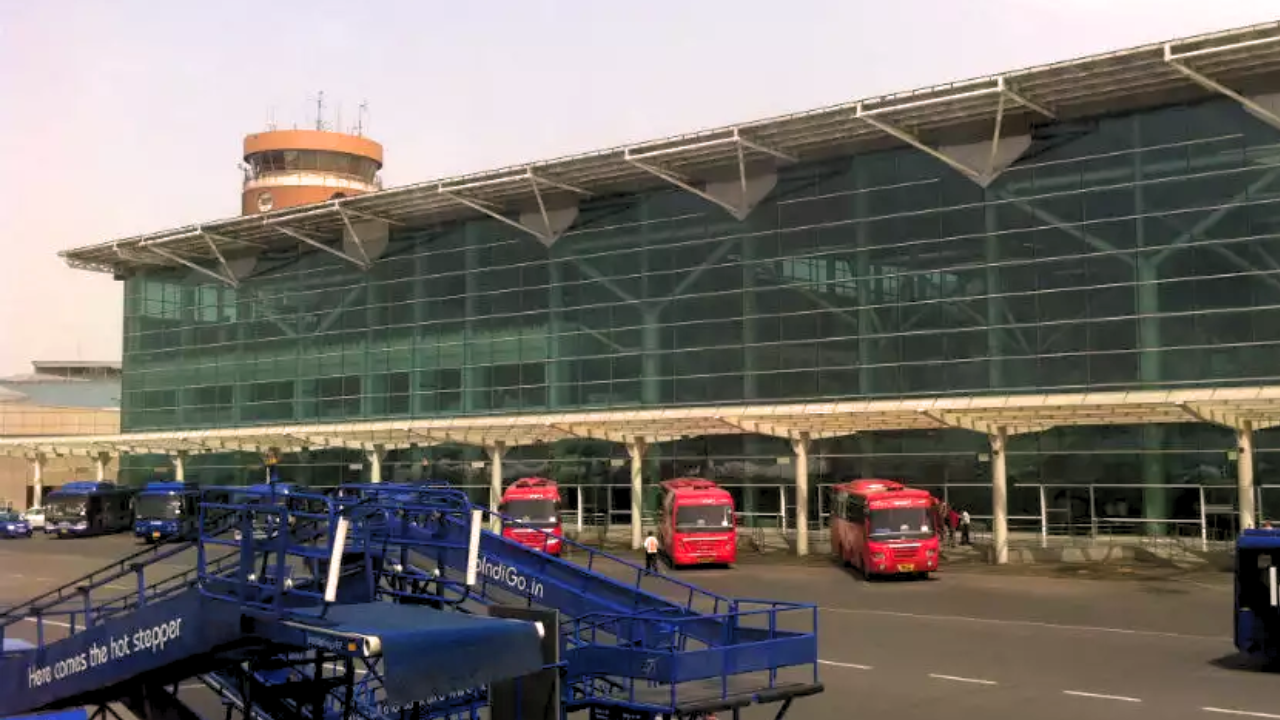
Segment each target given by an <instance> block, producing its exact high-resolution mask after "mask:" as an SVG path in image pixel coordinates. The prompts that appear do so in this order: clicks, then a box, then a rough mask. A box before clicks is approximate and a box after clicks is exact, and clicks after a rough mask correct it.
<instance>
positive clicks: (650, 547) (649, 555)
mask: <svg viewBox="0 0 1280 720" xmlns="http://www.w3.org/2000/svg"><path fill="white" fill-rule="evenodd" d="M644 569H645V570H648V571H650V572H658V538H656V537H654V535H653V531H652V530H650V531H649V535H648V537H646V538H645V539H644Z"/></svg>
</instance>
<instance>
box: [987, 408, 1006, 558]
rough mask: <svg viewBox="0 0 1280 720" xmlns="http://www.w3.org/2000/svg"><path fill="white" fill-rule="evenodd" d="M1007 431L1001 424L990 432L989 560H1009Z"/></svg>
mask: <svg viewBox="0 0 1280 720" xmlns="http://www.w3.org/2000/svg"><path fill="white" fill-rule="evenodd" d="M1008 442H1009V431H1008V429H1007V428H1005V427H1004V426H1003V425H1001V426H999V427H997V428H995V429H994V432H992V433H991V562H992V564H994V565H1005V564H1007V563H1008V562H1009V477H1008V465H1007V463H1006V457H1005V447H1006V446H1007V445H1008Z"/></svg>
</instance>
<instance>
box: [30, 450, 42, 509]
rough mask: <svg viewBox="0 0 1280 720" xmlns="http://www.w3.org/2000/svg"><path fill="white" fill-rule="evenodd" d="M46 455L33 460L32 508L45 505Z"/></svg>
mask: <svg viewBox="0 0 1280 720" xmlns="http://www.w3.org/2000/svg"><path fill="white" fill-rule="evenodd" d="M44 460H45V457H44V453H36V454H35V456H33V457H32V458H31V507H42V506H43V505H44Z"/></svg>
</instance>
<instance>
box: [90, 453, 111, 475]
mask: <svg viewBox="0 0 1280 720" xmlns="http://www.w3.org/2000/svg"><path fill="white" fill-rule="evenodd" d="M110 464H111V454H110V453H104V452H100V453H98V455H97V456H96V457H95V458H94V461H93V468H94V473H95V476H96V477H97V480H98V482H104V481H105V480H106V479H107V466H108V465H110Z"/></svg>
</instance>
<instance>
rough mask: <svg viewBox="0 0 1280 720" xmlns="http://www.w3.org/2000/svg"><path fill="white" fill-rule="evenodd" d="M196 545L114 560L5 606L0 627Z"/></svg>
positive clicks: (185, 544) (191, 542)
mask: <svg viewBox="0 0 1280 720" xmlns="http://www.w3.org/2000/svg"><path fill="white" fill-rule="evenodd" d="M228 530H229V528H220V529H215V533H216V534H221V533H224V532H227V531H228ZM198 544H199V540H188V541H184V542H181V543H177V544H175V545H168V546H165V545H152V546H148V547H145V548H143V549H141V550H139V551H137V552H134V553H131V554H129V555H126V556H125V557H123V558H120V559H119V560H114V561H112V562H111V563H110V564H109V565H106V566H104V567H101V568H98V569H97V570H94V571H92V572H89V573H86V574H85V575H82V576H80V577H78V578H76V579H75V580H71V581H70V582H67V583H64V584H62V585H60V586H58V587H56V588H53V589H52V590H48V591H45V592H43V593H41V594H39V595H36V596H35V597H33V598H30V599H27V600H25V601H23V602H20V603H18V604H16V605H12V606H9V607H8V608H7V609H5V610H4V612H0V628H4V627H8V626H9V625H12V624H14V623H17V622H21V621H23V620H25V619H26V618H27V617H29V616H30V615H31V614H32V612H33V611H34V612H36V613H44V612H47V611H49V610H52V609H53V608H56V607H57V606H58V605H60V604H62V603H64V602H66V601H68V600H71V599H75V598H79V597H82V596H83V594H84V593H85V592H86V591H92V590H96V589H98V588H101V587H103V586H104V585H107V584H110V583H111V582H113V581H115V580H119V579H120V578H123V577H128V576H130V575H136V574H137V573H138V572H139V570H140V569H141V568H145V567H148V566H150V565H152V564H155V563H158V562H160V561H162V560H167V559H168V558H171V557H173V556H175V555H180V554H182V553H184V552H186V551H188V550H191V549H192V548H194V547H196V546H197V545H198ZM144 558H145V560H144ZM104 575H105V576H104ZM135 592H136V591H135ZM50 599H52V601H51V602H44V601H46V600H50Z"/></svg>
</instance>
